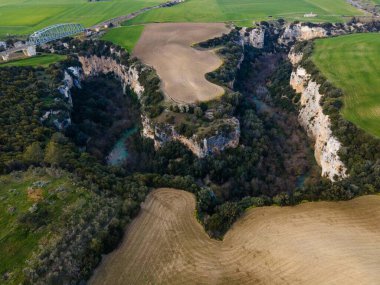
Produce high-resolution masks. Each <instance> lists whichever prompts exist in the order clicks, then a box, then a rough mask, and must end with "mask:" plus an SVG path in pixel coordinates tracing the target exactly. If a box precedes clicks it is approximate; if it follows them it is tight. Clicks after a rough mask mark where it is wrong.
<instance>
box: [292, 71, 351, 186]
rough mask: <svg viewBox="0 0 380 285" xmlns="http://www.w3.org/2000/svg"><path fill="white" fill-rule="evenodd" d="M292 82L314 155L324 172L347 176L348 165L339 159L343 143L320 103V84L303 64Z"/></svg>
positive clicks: (331, 174)
mask: <svg viewBox="0 0 380 285" xmlns="http://www.w3.org/2000/svg"><path fill="white" fill-rule="evenodd" d="M290 85H291V86H292V87H293V88H294V90H296V91H297V92H298V93H301V110H300V113H299V121H300V123H301V125H302V126H303V127H304V128H305V130H306V131H307V133H308V135H309V136H310V137H311V138H313V139H314V141H315V147H314V148H315V158H316V160H317V162H318V164H319V165H320V166H321V168H322V175H323V176H327V177H328V178H329V179H330V180H331V181H334V180H335V177H338V178H339V179H341V178H344V177H346V176H347V174H346V171H347V169H346V167H345V165H344V163H343V162H342V161H341V160H340V158H339V155H338V152H339V149H340V147H341V144H340V142H339V141H338V140H337V138H336V137H334V136H333V134H332V131H331V122H330V118H329V116H327V115H325V114H324V113H323V109H322V106H321V105H320V102H321V98H322V97H323V95H322V94H320V93H319V87H320V85H319V84H317V83H316V82H314V81H312V80H311V79H310V75H309V74H308V73H307V72H306V70H305V69H304V68H302V67H298V68H297V69H296V70H295V71H293V73H292V75H291V78H290Z"/></svg>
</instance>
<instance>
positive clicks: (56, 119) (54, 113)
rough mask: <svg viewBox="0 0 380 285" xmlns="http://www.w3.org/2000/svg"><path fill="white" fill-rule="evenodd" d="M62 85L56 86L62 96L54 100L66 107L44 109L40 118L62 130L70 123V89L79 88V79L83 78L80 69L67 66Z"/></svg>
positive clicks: (71, 102)
mask: <svg viewBox="0 0 380 285" xmlns="http://www.w3.org/2000/svg"><path fill="white" fill-rule="evenodd" d="M63 74H64V75H63V80H62V85H60V86H59V87H58V92H59V94H61V95H62V96H63V98H60V97H57V98H55V101H56V102H62V103H63V105H65V106H67V107H66V108H62V107H61V108H60V109H59V110H53V109H52V110H49V111H46V112H45V113H44V114H43V115H42V117H41V118H40V120H41V122H42V123H47V124H52V125H54V126H55V128H56V129H57V130H63V129H65V128H67V127H68V126H70V125H71V115H70V113H71V108H72V107H73V100H72V97H71V89H72V88H74V87H77V88H81V80H82V79H83V72H82V69H81V68H79V67H73V66H72V67H69V68H67V69H66V70H64V72H63Z"/></svg>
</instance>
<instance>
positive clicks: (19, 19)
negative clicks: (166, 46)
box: [0, 0, 361, 38]
mask: <svg viewBox="0 0 380 285" xmlns="http://www.w3.org/2000/svg"><path fill="white" fill-rule="evenodd" d="M162 2H165V0H112V1H99V2H88V1H87V0H59V1H49V0H12V1H9V0H0V38H1V37H4V36H6V35H7V34H19V35H20V34H21V35H26V34H29V33H31V32H33V31H35V30H38V29H40V28H42V27H46V26H49V25H52V24H56V23H70V22H75V23H81V24H84V25H85V26H91V25H94V24H96V23H99V22H102V21H104V20H107V19H110V18H113V17H117V16H120V15H125V14H128V13H130V12H134V11H137V10H139V9H141V8H143V7H148V6H153V5H155V4H157V3H162ZM310 11H313V12H314V13H317V14H318V15H319V16H318V17H317V18H315V19H313V21H327V20H328V21H342V20H343V18H342V17H341V16H342V15H346V16H352V15H358V14H361V12H359V11H358V10H356V9H355V8H353V7H352V6H350V5H348V4H347V3H346V2H345V1H344V0H335V1H331V0H315V1H310V0H287V1H284V0H266V1H263V0H186V3H182V4H180V5H178V6H175V7H171V8H163V9H158V10H155V11H150V12H148V13H146V14H143V15H141V16H139V17H137V18H136V19H134V20H132V21H131V22H130V23H147V22H167V21H169V22H184V21H185V22H188V21H190V22H213V21H236V22H240V23H242V24H245V25H249V24H251V22H252V20H260V19H268V16H270V15H271V16H273V17H276V18H277V17H284V18H287V19H290V20H295V19H300V20H305V18H303V14H304V13H306V12H310Z"/></svg>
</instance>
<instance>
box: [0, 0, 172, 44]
mask: <svg viewBox="0 0 380 285" xmlns="http://www.w3.org/2000/svg"><path fill="white" fill-rule="evenodd" d="M162 2H165V0H109V1H99V2H88V1H87V0H59V1H58V0H57V1H51V0H11V1H10V0H0V38H1V37H4V36H6V35H7V34H21V35H25V34H30V33H32V32H33V31H35V30H38V29H40V28H43V27H46V26H49V25H52V24H57V23H81V24H84V25H85V26H91V25H94V24H96V23H99V22H102V21H104V20H107V19H110V18H114V17H117V16H121V15H125V14H128V13H130V12H134V11H137V10H139V9H141V8H143V7H148V6H153V5H156V4H157V3H162Z"/></svg>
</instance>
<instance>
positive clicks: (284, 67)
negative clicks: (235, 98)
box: [234, 46, 320, 188]
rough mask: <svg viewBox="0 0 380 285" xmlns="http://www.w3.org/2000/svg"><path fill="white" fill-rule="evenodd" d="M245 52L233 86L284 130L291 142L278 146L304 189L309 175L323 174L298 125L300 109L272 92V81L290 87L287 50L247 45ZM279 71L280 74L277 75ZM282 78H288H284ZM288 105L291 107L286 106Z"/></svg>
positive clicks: (298, 184)
mask: <svg viewBox="0 0 380 285" xmlns="http://www.w3.org/2000/svg"><path fill="white" fill-rule="evenodd" d="M244 53H245V56H244V60H243V62H242V64H241V66H240V69H239V71H238V74H237V78H236V80H235V84H234V89H235V90H236V91H239V92H240V93H241V94H242V95H243V96H244V98H245V99H246V100H247V101H248V102H250V103H251V104H252V105H253V106H254V108H255V109H256V113H257V115H258V117H260V119H262V120H263V121H264V122H265V121H266V122H268V121H270V122H269V124H275V125H276V128H278V129H280V130H281V131H282V132H283V133H284V136H282V138H280V140H281V139H283V138H284V137H285V138H287V139H288V141H286V142H284V143H283V144H281V143H277V144H276V146H277V147H278V146H280V147H281V148H283V150H284V153H287V155H285V161H284V164H285V167H293V168H294V169H291V170H290V171H288V173H292V174H293V175H294V179H295V187H297V188H302V187H303V185H304V183H305V181H306V180H307V178H312V177H318V176H319V175H320V168H319V166H318V165H317V163H316V161H315V158H314V154H313V152H314V151H313V144H312V142H311V140H310V139H309V138H308V136H307V134H306V132H305V131H304V129H303V128H302V127H301V125H300V124H299V121H298V111H297V108H296V107H295V105H294V102H291V101H290V99H289V98H285V96H283V97H282V98H277V99H275V98H274V97H275V96H276V95H277V96H282V95H280V94H273V92H274V91H272V90H271V88H270V87H271V85H273V82H272V81H280V83H279V84H280V85H281V88H282V89H285V90H286V89H287V87H289V86H288V85H289V83H288V82H289V78H290V75H291V70H292V69H291V64H290V62H289V59H288V56H287V53H286V52H284V51H271V52H261V51H259V50H257V49H254V48H252V47H250V46H248V47H247V46H246V48H245V52H244ZM279 68H281V70H279ZM276 72H277V73H278V74H275V73H276ZM279 77H280V78H283V79H285V80H282V81H281V79H280V78H279ZM291 92H292V91H291ZM281 100H284V101H287V104H281ZM286 105H287V106H289V105H290V106H292V107H291V108H286V107H285V106H286ZM294 165H299V166H300V168H298V169H301V168H304V169H307V171H306V173H305V172H303V173H299V171H298V170H297V167H295V166H294Z"/></svg>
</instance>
